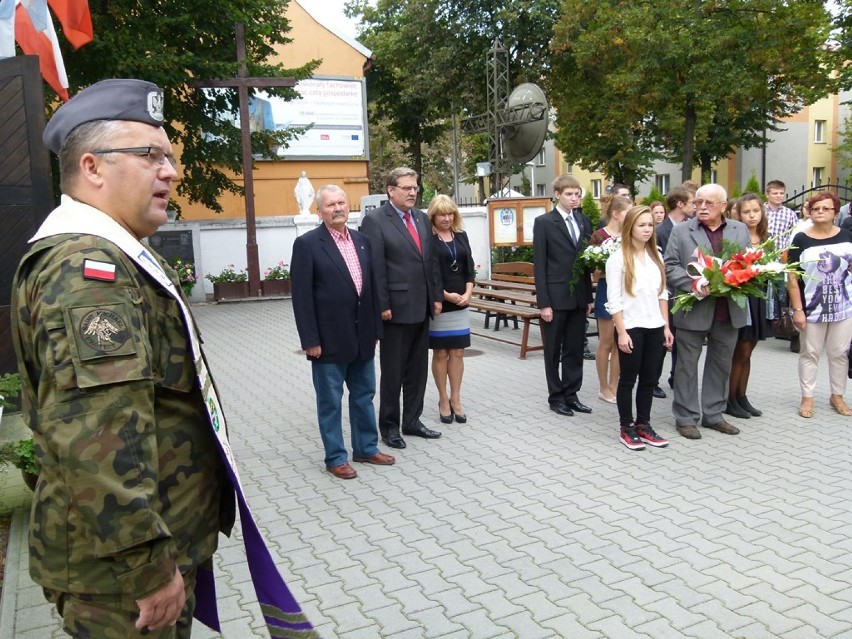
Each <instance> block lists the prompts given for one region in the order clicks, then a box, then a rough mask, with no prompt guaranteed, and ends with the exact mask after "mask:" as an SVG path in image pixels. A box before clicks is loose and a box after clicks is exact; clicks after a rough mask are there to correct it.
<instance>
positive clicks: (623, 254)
mask: <svg viewBox="0 0 852 639" xmlns="http://www.w3.org/2000/svg"><path fill="white" fill-rule="evenodd" d="M621 238H622V242H621V250H620V251H616V252H615V253H613V254H612V255H611V256H610V257H609V259H608V260H607V262H606V279H607V282H608V285H609V290H608V291H607V295H608V297H607V304H606V309H607V311H609V312H610V314H611V315H612V320H613V323H614V324H615V330H616V334H617V336H618V337H617V340H618V360H619V364H620V365H621V374H620V375H619V378H618V389H617V391H616V395H615V397H616V403H617V404H618V417H619V421H620V423H621V434H620V437H619V439H620V440H621V443H622V444H624V445H625V446H627V447H628V448H629V449H631V450H642V449H644V448H645V444H648V445H649V446H655V447H657V448H662V447H664V446H668V443H669V442H668V441H667V440H666V439H664V438H662V437H660V436H659V435H657V433H656V432H654V429H653V428H652V427H651V403H652V402H653V400H654V385H655V384H656V383H657V373H658V371H659V367H660V362H661V361H662V358H663V357H664V356H665V351H666V349H667V348H671V346H672V342H673V341H674V337H673V336H672V332H671V331H670V330H669V319H668V318H669V303H668V297H669V294H668V291H667V290H666V269H665V267H664V266H663V261H662V258H661V257H660V252H659V251H658V250H657V236H656V232H655V231H654V216H653V215H652V214H651V209H650V208H649V207H647V206H634V207H633V208H632V209H630V210H629V211H628V212H627V215H626V216H625V218H624V225H623V227H622V232H621ZM637 378H638V379H639V384H638V387H637V389H636V419H635V421H634V419H633V386H634V385H636V380H637Z"/></svg>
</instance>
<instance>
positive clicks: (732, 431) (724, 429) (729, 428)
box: [704, 419, 740, 435]
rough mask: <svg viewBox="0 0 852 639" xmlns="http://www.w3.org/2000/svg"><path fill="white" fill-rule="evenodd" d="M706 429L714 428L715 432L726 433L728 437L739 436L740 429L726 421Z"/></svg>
mask: <svg viewBox="0 0 852 639" xmlns="http://www.w3.org/2000/svg"><path fill="white" fill-rule="evenodd" d="M704 428H712V429H713V430H718V431H719V432H720V433H725V434H726V435H739V434H740V429H739V428H737V427H736V426H734V425H733V424H729V423H728V422H726V421H725V420H724V419H723V420H722V421H721V422H719V423H718V424H708V425H707V426H705V427H704Z"/></svg>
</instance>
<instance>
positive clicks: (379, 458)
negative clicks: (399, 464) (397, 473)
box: [352, 452, 396, 466]
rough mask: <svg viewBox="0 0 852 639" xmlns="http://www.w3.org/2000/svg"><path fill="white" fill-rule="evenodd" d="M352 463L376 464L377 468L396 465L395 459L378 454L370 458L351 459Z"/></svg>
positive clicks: (391, 456)
mask: <svg viewBox="0 0 852 639" xmlns="http://www.w3.org/2000/svg"><path fill="white" fill-rule="evenodd" d="M352 461H356V462H364V463H365V464H376V465H377V466H392V465H393V464H395V463H396V457H394V456H393V455H386V454H385V453H381V452H379V453H376V454H375V455H371V456H370V457H353V458H352Z"/></svg>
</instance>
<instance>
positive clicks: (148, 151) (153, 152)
mask: <svg viewBox="0 0 852 639" xmlns="http://www.w3.org/2000/svg"><path fill="white" fill-rule="evenodd" d="M92 153H94V154H95V155H106V154H107V153H127V154H128V155H138V156H140V157H145V158H147V159H148V161H149V162H150V163H151V164H154V165H155V166H163V165H164V164H165V163H166V160H168V161H169V164H171V165H172V168H175V169H176V168H177V166H178V162H177V159H176V158H175V156H174V155H173V154H172V153H166V152H165V151H163V149H161V148H160V147H158V146H131V147H127V148H125V149H100V150H98V151H92Z"/></svg>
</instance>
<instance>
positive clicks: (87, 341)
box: [12, 80, 234, 639]
mask: <svg viewBox="0 0 852 639" xmlns="http://www.w3.org/2000/svg"><path fill="white" fill-rule="evenodd" d="M162 97H163V94H162V90H160V89H159V88H158V87H156V86H155V85H153V84H150V83H148V82H143V81H140V80H106V81H104V82H99V83H97V84H95V85H92V86H91V87H89V88H87V89H85V90H84V91H82V92H80V93H79V94H77V96H75V97H74V99H72V100H71V101H70V102H68V103H67V104H65V105H63V106H62V107H61V108H60V109H59V110H58V111H57V113H56V115H55V116H54V117H53V118H52V119H51V121H50V123H49V124H48V126H47V128H46V129H45V134H44V140H45V144H46V145H47V146H48V148H50V150H52V151H53V152H55V153H58V154H59V158H60V171H61V186H62V191H63V196H62V202H61V204H60V206H59V207H58V208H57V209H56V210H54V211H53V212H52V213H51V214H50V216H49V217H48V218H47V220H46V221H45V223H44V225H43V226H42V228H41V229H40V230H39V232H38V233H37V234H36V236H35V238H34V239H33V240H32V241H33V242H34V243H33V245H32V248H31V249H30V251H29V252H28V253H27V255H26V256H25V257H24V258H23V260H22V262H21V264H20V266H19V269H18V272H17V275H16V277H15V284H14V288H13V290H14V291H15V292H14V295H13V300H12V321H13V339H14V341H15V348H16V352H17V355H18V361H19V369H20V372H21V377H22V379H23V382H24V383H23V386H24V389H23V390H24V393H23V396H24V415H25V419H26V420H27V423H28V425H29V427H30V428H31V429H32V431H33V438H34V441H35V443H36V451H37V464H38V468H39V480H38V485H37V487H36V490H35V499H34V503H33V508H32V513H31V519H30V574H31V575H32V577H33V579H34V580H35V581H36V582H37V583H38V584H40V585H41V586H43V588H44V591H45V595H46V596H47V598H48V599H49V600H50V601H52V602H54V603H55V604H56V607H57V609H58V611H59V613H60V614H61V615H62V616H63V626H64V628H65V630H66V632H68V634H70V635H72V636H74V637H92V638H97V639H111V638H113V637H115V638H120V639H126V638H128V637H139V636H144V637H157V638H166V637H168V638H175V637H181V638H183V637H189V636H190V629H191V622H192V615H193V611H194V606H195V599H194V595H193V592H194V586H195V578H196V571H197V569H198V567H199V566H201V567H205V566H208V565H209V563H210V559H211V557H212V555H213V553H214V551H215V550H216V545H217V537H218V533H219V531H223V532H225V533H226V534H227V533H229V532H230V529H231V527H232V525H233V523H234V494H233V489H232V487H231V484H230V482H229V480H228V477H227V475H226V471H225V468H224V465H223V463H222V461H221V460H220V456H219V452H218V450H217V446H216V441H215V434H214V433H213V431H212V429H211V428H210V425H209V422H208V414H207V412H206V410H205V405H204V400H203V399H202V394H201V391H200V390H199V387H198V382H197V379H196V374H195V373H196V371H195V366H194V362H193V355H192V350H191V348H190V338H189V332H190V331H195V330H196V329H195V327H194V326H192V325H190V324H189V323H188V322H187V320H186V319H185V317H186V315H184V314H183V313H182V311H181V308H180V304H179V303H178V301H177V299H175V297H174V296H173V294H172V293H171V292H170V290H171V287H175V288H176V290H177V291H178V293H177V295H180V293H179V291H180V286H179V282H178V279H177V276H176V274H175V273H174V271H173V270H172V269H171V268H170V267H169V266H168V265H167V264H166V263H165V261H164V260H162V258H160V257H159V256H156V255H155V254H153V253H152V252H150V249H147V247H144V246H143V245H142V244H141V243H139V240H141V239H142V238H145V237H148V236H150V235H151V234H153V233H154V232H155V231H156V230H157V228H158V227H159V226H161V225H162V224H163V223H165V222H166V207H167V206H168V202H169V194H170V192H171V183H172V181H173V180H174V179H175V177H176V176H177V173H176V171H175V166H174V164H175V163H174V156H173V155H172V149H171V145H170V143H169V140H168V137H167V136H166V133H165V131H164V130H163V128H162ZM107 237H108V238H111V239H106V238H107ZM134 251H135V253H134ZM131 256H135V258H136V259H135V260H134V259H131ZM140 256H141V258H140ZM140 259H147V260H149V262H150V263H151V267H150V268H148V269H143V268H141V267H140V265H139V263H138V262H139V260H140ZM152 272H154V273H155V274H157V275H160V276H161V277H159V278H157V277H153V276H152V275H151V273H152ZM169 281H171V284H169Z"/></svg>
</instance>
